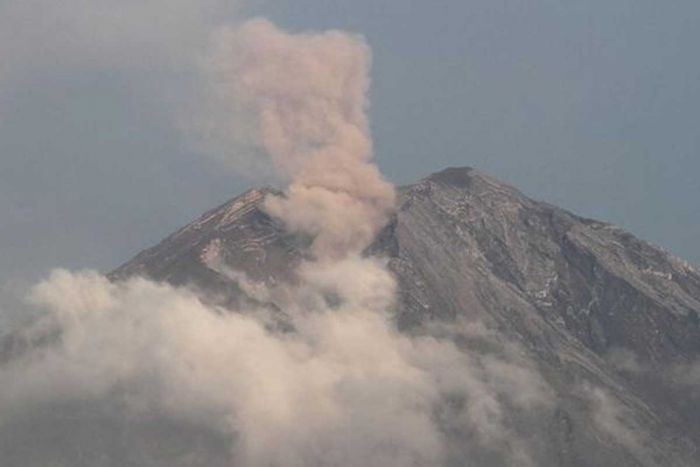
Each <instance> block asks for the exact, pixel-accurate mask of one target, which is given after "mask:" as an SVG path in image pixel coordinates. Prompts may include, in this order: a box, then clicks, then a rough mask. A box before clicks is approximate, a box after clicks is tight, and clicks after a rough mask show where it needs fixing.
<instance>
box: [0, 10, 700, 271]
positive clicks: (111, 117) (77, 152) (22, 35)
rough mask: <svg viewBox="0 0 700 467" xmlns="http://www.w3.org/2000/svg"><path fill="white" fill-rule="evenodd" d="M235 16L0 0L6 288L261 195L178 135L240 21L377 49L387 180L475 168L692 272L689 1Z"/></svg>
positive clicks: (698, 235) (697, 188)
mask: <svg viewBox="0 0 700 467" xmlns="http://www.w3.org/2000/svg"><path fill="white" fill-rule="evenodd" d="M230 3H231V2H226V1H224V0H198V1H195V0H147V1H136V0H125V1H123V2H114V1H113V0H111V1H107V0H92V1H87V0H65V1H62V2H55V1H53V0H36V1H32V2H27V1H26V0H0V282H3V281H7V280H11V279H12V280H14V279H17V278H32V277H36V276H37V275H40V274H43V272H45V271H46V270H47V269H49V268H52V267H57V266H63V267H70V268H82V267H91V268H98V269H101V270H109V269H111V268H112V267H114V266H116V265H118V264H119V263H121V262H122V261H124V260H126V259H128V258H129V257H131V256H132V255H133V254H135V253H136V252H138V251H139V250H140V249H142V248H144V247H147V246H150V245H151V244H153V243H154V242H156V241H158V240H160V239H161V238H162V237H163V236H165V235H167V234H168V233H170V232H171V231H172V230H174V229H175V228H177V227H178V226H180V225H182V224H184V223H186V222H188V221H189V220H191V219H192V218H194V217H196V216H198V215H199V214H200V213H201V212H202V211H204V210H206V209H208V208H211V207H213V206H214V205H217V204H219V203H221V202H223V201H224V200H226V199H228V198H229V197H231V196H233V195H235V194H237V193H239V192H240V191H242V190H244V189H245V188H247V187H248V186H250V185H251V183H252V182H251V181H250V180H247V179H243V178H240V177H238V176H236V175H235V174H231V173H227V172H226V171H225V170H222V167H221V166H220V165H219V164H218V163H217V162H216V161H215V160H214V159H213V158H207V157H203V156H202V155H201V154H198V151H197V150H196V149H195V146H193V145H192V144H191V143H192V141H191V138H188V137H187V135H186V134H185V132H183V131H182V117H183V115H186V113H187V112H186V111H185V112H183V109H187V105H188V103H189V102H190V100H191V99H192V97H193V96H196V93H197V82H198V81H197V78H196V77H194V74H195V73H194V71H195V64H196V63H197V60H199V59H201V58H202V57H201V54H202V50H203V47H204V44H205V43H206V38H207V35H208V34H209V33H210V32H211V30H212V29H213V28H214V27H215V26H216V25H218V24H221V23H223V22H224V21H225V20H226V19H227V18H232V17H233V15H234V14H235V15H236V16H237V17H239V18H242V17H247V16H252V15H258V14H261V15H265V16H267V17H269V18H271V19H272V20H273V21H275V22H276V23H278V24H279V25H280V26H282V27H285V28H290V29H293V30H299V29H307V28H311V29H325V28H341V29H349V30H352V31H355V32H359V33H362V34H364V35H365V36H366V37H367V39H368V41H369V43H370V45H371V46H372V48H373V51H374V69H373V75H372V78H373V87H372V112H371V114H372V120H373V130H374V138H375V144H376V157H377V160H378V162H379V164H380V166H381V168H382V170H383V171H384V173H385V174H386V175H387V176H388V177H390V178H391V179H392V180H394V181H395V182H397V183H406V182H410V181H412V180H414V179H416V178H419V177H422V176H424V175H426V174H428V173H430V172H433V171H437V170H439V169H441V168H444V167H445V166H457V165H460V166H461V165H470V166H474V167H477V168H479V169H482V170H484V171H486V172H488V173H490V174H492V175H494V176H496V177H498V178H501V179H503V180H506V181H508V182H510V183H512V184H514V185H515V186H517V187H519V188H520V189H522V190H523V191H525V192H526V193H527V194H529V195H531V196H533V197H535V198H539V199H543V200H546V201H549V202H551V203H554V204H558V205H560V206H562V207H565V208H568V209H570V210H573V211H575V212H577V213H579V214H582V215H586V216H590V217H596V218H600V219H603V220H608V221H612V222H614V223H616V224H619V225H621V226H623V227H625V228H626V229H628V230H630V231H632V232H633V233H635V234H636V235H638V236H640V237H642V238H644V239H647V240H650V241H652V242H654V243H657V244H660V245H662V246H664V247H666V248H668V249H670V250H671V251H673V252H675V253H677V254H679V255H680V256H683V257H685V258H687V259H690V260H691V261H694V262H695V263H696V264H697V263H700V248H698V239H700V205H699V203H698V200H699V199H700V181H698V180H699V177H698V172H699V171H700V115H699V113H700V60H698V52H697V47H698V44H700V3H698V2H697V0H676V1H674V2H659V1H658V0H605V1H604V0H589V1H587V2H574V1H555V0H529V1H522V0H511V1H503V0H443V1H426V0H423V1H417V0H384V1H377V0H352V1H340V0H270V1H261V0H257V1H256V2H255V3H252V4H251V3H249V4H248V5H244V6H243V7H240V6H239V7H238V8H232V7H231V5H230ZM115 5H117V6H115Z"/></svg>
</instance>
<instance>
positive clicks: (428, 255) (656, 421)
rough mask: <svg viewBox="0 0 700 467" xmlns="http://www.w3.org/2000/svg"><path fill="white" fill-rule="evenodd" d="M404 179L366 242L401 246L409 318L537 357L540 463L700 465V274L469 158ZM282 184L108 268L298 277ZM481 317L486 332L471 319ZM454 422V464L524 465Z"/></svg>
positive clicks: (468, 348) (466, 341)
mask: <svg viewBox="0 0 700 467" xmlns="http://www.w3.org/2000/svg"><path fill="white" fill-rule="evenodd" d="M400 191H401V195H400V202H399V206H398V209H397V212H396V214H395V215H394V216H393V218H392V219H391V221H390V223H389V224H388V225H387V226H386V227H385V228H384V229H383V231H382V232H380V234H379V235H378V237H377V239H376V241H375V242H374V244H373V245H372V246H371V247H370V248H369V249H368V251H367V254H368V255H380V256H383V257H386V258H388V261H389V266H390V268H391V270H392V271H393V272H394V274H395V276H396V278H397V281H398V284H399V297H398V303H397V307H396V310H394V313H395V320H396V325H397V327H398V329H399V330H401V331H402V332H405V333H409V334H412V335H424V334H429V335H431V334H441V336H444V335H448V336H450V338H452V339H453V340H454V342H455V343H456V344H457V345H458V346H459V347H460V348H461V349H463V350H464V351H465V352H468V353H469V354H470V355H474V358H475V359H476V360H477V361H482V362H489V361H492V360H490V359H493V358H507V359H509V361H511V362H512V361H516V362H523V363H522V364H523V365H525V366H528V368H532V369H534V371H535V372H536V373H537V375H538V377H540V378H542V380H543V381H544V382H545V383H546V385H547V387H548V388H549V391H550V392H549V393H548V394H549V403H547V404H544V405H543V406H542V407H540V408H538V409H537V410H533V411H524V410H522V407H519V406H515V405H514V406H513V407H510V409H511V410H509V412H508V416H507V417H506V423H507V424H508V430H509V431H510V432H512V433H513V434H514V435H517V436H516V437H515V438H514V439H517V440H519V441H518V443H523V444H524V445H527V450H528V453H529V457H528V458H529V461H528V462H531V463H532V465H538V466H550V465H551V466H555V465H556V466H559V465H561V466H591V467H593V466H694V465H700V461H699V460H698V459H700V457H698V456H700V454H698V452H700V450H699V449H700V422H698V420H699V419H700V396H699V395H698V393H700V388H698V386H693V385H692V384H687V383H685V382H683V381H684V379H683V378H682V375H680V376H679V374H680V373H682V372H683V369H684V368H691V367H692V365H694V364H697V363H696V362H698V359H700V274H698V272H697V271H696V270H695V269H694V268H693V267H692V266H691V265H690V264H689V263H687V262H684V261H682V260H680V259H678V258H675V257H673V256H672V255H670V254H668V253H666V252H665V251H663V250H662V249H660V248H657V247H655V246H652V245H650V244H648V243H646V242H644V241H642V240H639V239H637V238H635V237H634V236H632V235H631V234H629V233H626V232H624V231H623V230H621V229H619V228H617V227H615V226H613V225H610V224H606V223H603V222H598V221H594V220H590V219H584V218H581V217H578V216H576V215H573V214H571V213H569V212H567V211H564V210H562V209H559V208H557V207H554V206H551V205H548V204H545V203H541V202H537V201H533V200H532V199H529V198H527V197H526V196H524V195H523V194H522V193H520V192H519V191H518V190H516V189H514V188H512V187H510V186H508V185H505V184H503V183H501V182H499V181H497V180H494V179H492V178H490V177H488V176H486V175H483V174H481V173H479V172H478V171H476V170H473V169H469V168H452V169H446V170H444V171H442V172H439V173H437V174H434V175H432V176H430V177H427V178H425V179H424V180H421V181H420V182H418V183H416V184H414V185H410V186H407V187H404V188H402V189H401V190H400ZM271 192H272V191H271V190H267V189H265V190H252V191H249V192H247V193H245V194H243V195H241V196H239V197H237V198H235V199H233V200H231V201H229V202H228V203H226V204H224V205H222V206H221V207H219V208H217V209H214V210H212V211H210V212H208V213H206V214H205V215H203V216H202V217H201V218H200V219H198V220H197V221H195V222H193V223H191V224H189V225H188V226H186V227H184V228H183V229H181V230H179V231H178V232H176V233H175V234H173V235H171V236H170V237H168V238H167V239H165V240H163V242H161V243H160V244H159V245H157V246H155V247H154V248H151V249H149V250H146V251H144V252H142V253H140V254H139V255H138V256H136V257H135V258H134V259H132V260H131V261H129V262H128V263H126V264H125V265H123V266H121V267H120V268H118V269H117V270H115V271H114V272H112V273H111V274H110V277H111V278H112V279H114V280H119V279H122V278H126V277H129V276H133V275H143V276H146V277H149V278H151V279H155V280H159V281H166V282H170V283H172V284H175V285H183V284H192V285H194V286H196V287H198V288H200V289H201V290H202V291H203V292H204V293H203V296H205V297H207V299H209V300H215V301H217V302H219V303H223V304H225V305H231V306H233V305H235V304H237V303H241V302H242V301H247V300H252V298H250V297H246V295H245V293H244V292H243V291H242V289H241V288H240V287H239V284H238V282H237V279H236V277H237V276H236V274H237V273H244V274H245V275H246V276H247V277H248V278H251V279H253V280H255V281H262V282H265V283H268V284H274V283H276V282H280V281H286V280H290V279H291V278H292V276H293V270H294V265H295V264H297V263H298V262H299V261H300V260H301V259H302V258H303V257H304V256H305V247H306V246H308V239H305V238H300V237H298V236H293V235H290V234H288V233H286V232H285V231H284V229H283V228H282V226H281V225H280V224H279V223H278V222H276V221H275V220H274V219H272V218H271V217H270V216H268V215H267V214H266V213H265V212H264V211H263V210H262V209H261V203H262V200H263V199H264V197H265V196H266V195H267V194H268V193H271ZM477 325H478V326H479V327H480V328H481V329H484V330H486V331H484V332H482V333H477V334H474V333H469V332H462V331H461V330H464V329H472V328H473V327H474V326H477ZM455 330H457V331H455ZM504 355H506V356H507V357H504ZM484 364H486V363H484ZM698 371H700V370H698ZM518 381H519V380H518V375H513V378H512V384H513V385H516V386H517V385H518V384H519V383H518ZM526 390H527V389H526V384H525V382H524V381H523V391H526ZM516 391H517V389H516ZM463 402H464V401H463ZM466 403H469V401H466ZM503 403H504V405H505V406H506V407H508V404H509V402H508V401H504V402H503ZM446 410H448V412H449V407H448V409H446ZM447 418H449V414H448V415H447ZM445 425H446V428H445V432H446V433H447V434H448V436H449V437H450V439H451V452H450V457H451V460H450V462H451V465H464V463H465V462H466V460H467V459H469V465H485V466H487V465H494V466H496V465H518V463H517V461H514V460H513V459H517V456H515V455H514V452H515V451H517V450H518V449H519V448H518V446H517V445H516V444H517V443H514V442H512V441H507V440H506V441H504V442H503V443H502V444H501V445H492V446H490V447H489V446H487V447H483V446H482V447H473V446H472V437H473V436H472V435H473V434H470V433H469V432H468V430H467V431H465V430H463V429H451V428H450V426H451V425H450V422H449V421H447V422H446V423H445ZM522 465H526V464H522Z"/></svg>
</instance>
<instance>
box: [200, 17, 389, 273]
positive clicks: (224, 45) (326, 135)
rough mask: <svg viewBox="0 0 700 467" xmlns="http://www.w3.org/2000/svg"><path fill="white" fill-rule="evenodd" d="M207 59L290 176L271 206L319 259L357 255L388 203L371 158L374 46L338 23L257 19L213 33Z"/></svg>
mask: <svg viewBox="0 0 700 467" xmlns="http://www.w3.org/2000/svg"><path fill="white" fill-rule="evenodd" d="M216 39H217V53H216V55H215V57H214V61H213V65H214V69H215V72H216V73H217V74H218V75H219V76H218V79H219V80H220V82H221V83H224V85H225V86H226V87H227V89H226V90H225V92H226V95H228V96H229V97H230V98H232V100H234V101H235V102H236V106H237V107H239V108H240V110H241V111H242V113H243V114H244V115H246V116H247V117H250V118H252V122H251V123H252V128H251V130H252V131H253V132H255V133H256V134H255V135H254V136H253V140H254V141H255V144H256V145H258V146H259V148H258V149H259V150H260V151H261V152H263V153H265V154H267V155H269V157H271V159H272V163H273V166H274V168H275V171H276V172H277V174H278V175H280V176H282V177H284V178H285V179H287V180H289V181H290V185H289V187H288V188H287V191H286V194H285V196H284V197H270V198H268V199H267V201H266V204H265V207H266V209H267V211H268V212H269V213H270V214H271V215H273V216H275V217H277V218H279V219H281V220H282V221H283V222H284V223H285V225H286V226H287V228H288V229H290V230H292V231H299V232H305V233H309V234H311V235H312V236H314V238H315V240H314V243H313V246H312V250H313V253H314V254H315V255H316V258H317V259H319V260H333V259H341V258H344V257H347V256H348V255H353V254H358V253H360V252H361V251H362V250H363V249H364V248H365V247H366V246H367V245H368V244H369V243H370V242H371V241H372V239H373V238H374V235H375V234H376V233H377V231H378V230H379V229H380V228H381V227H382V226H383V225H384V223H385V222H386V220H387V217H388V215H389V214H390V212H391V210H392V209H393V206H394V200H395V193H394V189H393V187H392V185H391V184H390V183H388V182H387V181H386V180H385V179H384V178H383V177H382V175H381V174H380V173H379V171H378V169H377V167H376V166H375V165H374V164H373V163H372V162H371V158H372V142H371V138H370V136H369V125H368V120H367V107H368V101H367V90H368V87H369V77H368V73H369V66H370V51H369V48H368V47H367V45H366V43H365V42H364V40H363V39H362V38H361V37H359V36H355V35H351V34H348V33H344V32H340V31H328V32H323V33H309V34H289V33H286V32H284V31H281V30H279V29H278V28H276V27H275V26H274V25H273V24H272V23H270V22H269V21H267V20H264V19H254V20H250V21H248V22H246V23H244V24H243V25H242V26H241V27H239V28H236V29H225V30H223V31H221V32H220V33H219V35H218V36H217V38H216Z"/></svg>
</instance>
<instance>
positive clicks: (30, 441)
mask: <svg viewBox="0 0 700 467" xmlns="http://www.w3.org/2000/svg"><path fill="white" fill-rule="evenodd" d="M213 41H214V50H213V52H212V53H211V55H210V58H209V61H208V67H209V72H210V73H211V76H212V79H213V84H212V86H213V87H214V88H216V89H217V90H218V91H217V92H218V95H219V96H220V97H222V100H221V102H220V104H221V105H225V106H230V107H231V109H233V110H231V113H229V114H228V115H235V118H233V119H231V120H226V121H225V122H220V123H219V124H220V125H223V126H226V125H229V126H230V127H231V131H232V133H233V136H237V135H240V134H241V133H242V132H243V130H245V132H246V136H245V137H246V138H247V140H246V141H245V142H244V145H247V146H248V147H249V148H250V149H251V150H252V152H251V153H250V154H254V155H257V156H258V157H263V158H264V159H265V160H269V161H270V162H271V164H272V166H273V168H274V171H275V172H276V173H277V175H278V176H279V177H281V178H283V179H284V180H286V181H288V183H289V185H288V187H287V189H286V190H285V192H284V194H283V195H282V196H274V197H269V198H268V199H266V201H265V209H266V210H267V212H268V213H269V214H271V215H272V216H273V217H275V218H277V219H278V220H280V221H281V222H282V223H283V224H284V226H285V227H286V228H287V229H288V230H290V231H294V232H300V233H303V234H307V235H309V236H311V237H312V239H313V241H312V244H311V247H310V248H311V253H312V259H310V260H308V261H306V262H303V263H302V264H301V265H300V266H299V267H298V269H297V271H296V272H297V276H298V281H297V282H296V283H293V284H279V285H276V286H267V285H265V284H249V283H244V282H246V278H244V277H243V278H241V279H240V280H241V288H242V289H243V290H246V289H251V288H253V289H255V294H256V295H257V296H258V297H264V298H266V299H269V300H270V301H271V302H272V303H274V305H275V306H276V307H277V308H278V309H279V310H280V313H283V314H284V315H285V316H287V317H288V319H289V323H290V326H289V329H286V330H277V329H276V328H275V327H274V326H270V322H269V321H268V318H269V313H268V311H269V310H258V309H255V308H254V307H253V306H252V305H251V309H234V310H231V309H222V308H219V307H216V306H212V305H207V304H205V303H204V302H203V301H202V300H200V297H198V296H197V295H196V294H195V293H194V292H192V291H190V290H188V289H187V288H174V287H171V286H168V285H164V284H156V283H153V282H151V281H148V280H146V279H142V278H132V279H129V280H126V281H124V282H117V283H114V282H110V281H108V280H107V279H106V278H104V277H103V276H101V275H99V274H97V273H95V272H82V273H71V272H68V271H63V270H59V271H55V272H54V273H53V274H52V275H51V276H50V277H49V278H48V279H47V280H46V281H44V282H42V283H40V284H38V285H37V286H35V287H34V288H33V289H32V293H31V297H30V298H31V299H30V304H29V305H28V306H29V307H30V309H31V310H32V313H36V314H37V316H38V318H37V319H34V320H32V322H31V323H30V324H28V325H26V326H23V327H21V328H19V329H17V330H16V331H15V334H14V335H15V342H20V344H21V345H16V346H15V347H14V348H15V349H19V350H17V351H16V352H10V355H9V356H8V357H7V358H6V362H5V363H2V364H0V443H4V444H5V445H6V446H9V447H8V448H7V449H3V450H5V451H6V452H9V454H8V455H9V456H10V458H9V459H10V460H9V463H10V465H44V464H45V463H46V462H47V461H48V460H50V461H51V462H54V463H56V464H57V465H76V464H81V463H87V464H88V465H95V464H96V463H98V462H103V461H104V459H109V460H108V461H105V462H107V465H169V466H172V465H175V466H195V465H202V466H205V465H206V466H208V467H212V466H218V465H221V466H224V465H236V466H244V467H257V466H280V465H286V466H298V467H302V466H325V465H335V466H341V467H351V466H357V467H361V466H396V467H399V466H402V467H403V466H411V465H412V466H438V465H446V464H449V462H450V456H456V455H459V456H461V457H458V458H460V459H461V458H464V455H465V454H464V451H465V450H467V451H468V450H469V449H472V447H473V448H474V449H475V450H478V449H480V448H478V447H479V446H481V447H482V448H483V449H486V450H496V449H498V448H503V449H504V452H506V454H505V457H507V458H509V459H510V460H512V461H513V462H517V463H518V465H530V464H531V462H530V454H529V452H528V448H527V446H525V445H524V444H523V443H521V442H520V441H518V439H517V436H516V435H515V434H514V433H513V432H511V431H510V429H509V428H508V426H507V411H508V408H509V407H515V408H517V409H518V410H544V409H546V408H547V407H548V403H547V402H546V401H547V400H549V399H550V390H549V388H548V387H547V385H546V383H544V380H543V379H542V378H541V376H540V375H539V374H538V372H537V369H536V367H535V366H534V365H531V364H529V362H528V361H526V360H525V359H524V358H523V357H520V356H518V355H517V354H518V352H512V353H511V352H509V353H508V355H509V356H508V358H506V359H505V360H503V359H498V358H496V357H485V358H481V357H479V356H477V355H475V356H470V355H468V354H467V353H466V352H464V350H463V349H460V348H458V347H457V345H455V343H454V342H453V340H452V339H444V338H439V337H431V336H429V335H423V336H409V335H404V334H401V333H399V332H398V331H397V330H396V329H395V327H394V324H393V322H392V316H391V310H392V309H393V308H394V307H395V300H396V297H395V295H396V287H397V286H396V281H395V280H394V278H393V276H392V274H391V273H390V272H389V270H388V268H387V266H386V262H385V261H384V260H383V259H381V258H370V257H365V256H364V255H363V252H364V250H365V249H366V247H367V246H368V245H369V244H370V242H371V241H372V240H373V238H374V237H375V235H376V233H377V232H378V231H379V229H380V228H381V227H382V226H383V225H384V224H385V223H386V222H387V220H388V217H389V215H390V214H391V212H392V210H393V208H394V201H395V193H394V189H393V187H392V186H391V184H390V183H388V182H387V181H386V180H385V179H384V178H383V177H382V176H381V174H380V173H379V171H378V169H377V167H376V166H375V165H373V164H372V162H371V157H372V144H371V139H370V136H369V125H368V119H367V114H366V111H367V106H368V103H367V95H366V94H367V89H368V85H369V78H368V74H369V63H370V56H369V55H370V54H369V48H368V46H367V45H366V44H365V42H364V41H363V40H362V39H361V38H360V37H358V36H354V35H350V34H346V33H343V32H338V31H330V32H322V33H301V34H290V33H287V32H284V31H281V30H279V29H278V28H276V27H275V26H274V25H272V24H271V23H270V22H268V21H266V20H263V19H255V20H252V21H249V22H246V23H244V24H243V25H241V26H240V27H236V28H225V29H222V30H219V31H218V32H217V33H216V34H215V35H214V39H213ZM217 116H219V115H217ZM239 124H240V126H239ZM236 161H237V159H232V160H230V161H229V163H230V165H236ZM234 276H235V274H232V275H231V277H234ZM329 297H332V298H329ZM261 307H262V305H261ZM465 329H466V330H463V332H467V333H469V334H475V333H476V334H481V332H476V331H474V330H471V331H470V330H469V329H468V328H465ZM452 332H456V333H459V331H458V327H455V329H453V330H452ZM483 338H484V339H487V340H488V339H490V338H491V337H490V336H487V335H484V336H483ZM11 350H12V349H11ZM509 375H510V376H509ZM512 375H517V380H518V385H519V387H518V388H517V390H514V383H513V377H512ZM449 401H453V402H454V404H456V405H451V403H450V402H449ZM86 427H87V428H86ZM37 430H39V431H41V433H48V435H46V436H48V437H53V438H52V439H53V441H52V442H51V443H43V442H42V441H41V440H40V441H38V442H37V441H36V438H35V433H36V432H37ZM455 432H458V433H467V435H468V439H469V440H470V443H471V444H470V446H472V447H469V448H467V445H466V444H465V443H464V442H463V441H464V440H460V439H457V440H455V439H454V437H455V435H454V433H455ZM450 433H453V434H452V435H450ZM450 436H452V438H450ZM115 440H116V441H115ZM114 443H117V445H118V446H119V449H117V451H116V452H115V451H114V449H113V448H111V447H110V446H112V445H113V444H114ZM456 451H457V452H458V454H455V452H456ZM470 452H471V451H470ZM469 455H471V454H469ZM110 456H111V457H110ZM110 462H111V463H110ZM42 463H43V464H42Z"/></svg>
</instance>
